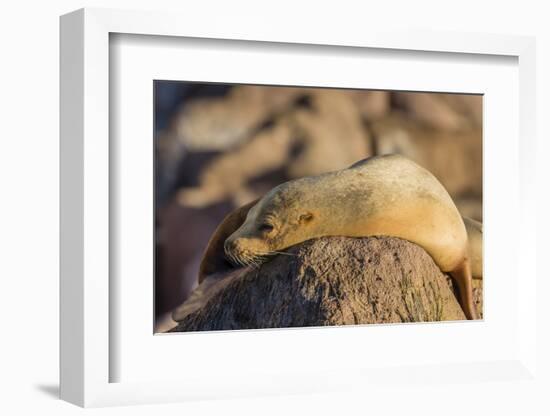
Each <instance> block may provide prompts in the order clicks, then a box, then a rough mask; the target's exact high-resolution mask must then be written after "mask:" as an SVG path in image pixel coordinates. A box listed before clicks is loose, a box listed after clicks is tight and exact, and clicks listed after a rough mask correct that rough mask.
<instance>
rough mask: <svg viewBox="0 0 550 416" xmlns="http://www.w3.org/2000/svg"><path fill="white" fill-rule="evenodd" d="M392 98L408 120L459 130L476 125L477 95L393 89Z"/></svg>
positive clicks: (479, 99)
mask: <svg viewBox="0 0 550 416" xmlns="http://www.w3.org/2000/svg"><path fill="white" fill-rule="evenodd" d="M466 97H467V98H466ZM392 99H393V101H394V103H395V104H396V105H397V107H398V108H400V109H402V111H403V112H404V113H406V114H407V115H408V116H409V117H410V118H411V119H414V120H416V121H417V122H419V123H422V124H425V125H426V126H428V127H432V128H434V129H439V130H445V131H460V130H469V129H471V128H472V127H477V126H479V125H480V121H481V117H480V116H479V114H480V113H479V114H477V113H476V111H480V109H481V100H482V98H481V96H480V95H470V96H464V95H453V94H439V93H421V92H416V93H412V92H394V93H393V94H392Z"/></svg>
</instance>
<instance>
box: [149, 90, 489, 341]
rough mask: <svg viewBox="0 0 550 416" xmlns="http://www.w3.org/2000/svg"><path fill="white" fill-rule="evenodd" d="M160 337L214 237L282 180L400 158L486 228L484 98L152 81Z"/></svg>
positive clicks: (158, 322) (194, 279)
mask: <svg viewBox="0 0 550 416" xmlns="http://www.w3.org/2000/svg"><path fill="white" fill-rule="evenodd" d="M155 152H156V154H155V163H156V183H155V192H156V238H157V246H156V262H155V264H156V276H155V316H156V319H157V328H156V330H157V331H163V330H165V329H167V328H169V327H171V326H173V325H174V323H173V322H171V321H170V320H169V313H170V311H171V310H172V309H174V308H175V307H176V306H178V305H179V304H181V303H182V302H183V301H184V300H185V299H186V298H187V297H188V296H189V294H190V292H191V291H192V289H193V288H194V287H195V285H196V277H197V271H198V266H199V263H200V259H201V255H202V252H203V250H204V248H205V246H206V244H207V242H208V239H209V237H210V235H211V233H212V232H213V231H214V229H215V227H216V225H217V224H218V223H219V222H220V221H221V219H222V218H223V217H224V216H225V215H226V214H227V213H228V212H229V211H231V210H232V209H234V208H235V207H237V206H240V205H242V204H245V203H246V202H248V201H250V200H252V199H254V198H257V197H258V196H261V195H262V194H264V193H265V192H266V191H268V190H269V189H271V188H273V187H274V186H276V185H278V184H280V183H281V182H284V181H287V180H290V179H294V178H299V177H302V176H307V175H315V174H319V173H322V172H327V171H331V170H337V169H342V168H345V167H347V166H349V165H351V164H353V163H354V162H356V161H357V160H360V159H363V158H366V157H369V156H373V155H380V154H387V153H401V154H403V155H405V156H407V157H409V158H410V159H412V160H414V161H416V162H417V163H419V164H420V165H422V166H424V167H425V168H427V169H428V170H430V171H431V172H432V173H433V174H434V175H435V176H436V177H437V178H438V179H439V180H440V181H441V182H442V183H443V185H444V186H445V187H446V188H447V190H448V191H449V193H450V194H451V196H452V197H453V199H454V201H455V203H456V204H457V206H458V208H459V210H460V211H461V212H462V214H463V215H466V216H469V217H471V218H474V219H477V220H482V97H481V96H479V95H465V94H441V93H415V92H393V91H392V92H388V91H366V90H341V89H324V88H323V89H319V88H289V87H270V86H248V85H236V86H233V85H224V84H198V83H186V82H170V81H156V82H155Z"/></svg>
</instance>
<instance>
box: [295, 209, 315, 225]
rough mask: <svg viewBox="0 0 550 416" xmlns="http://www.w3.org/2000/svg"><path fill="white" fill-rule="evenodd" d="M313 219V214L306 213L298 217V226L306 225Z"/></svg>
mask: <svg viewBox="0 0 550 416" xmlns="http://www.w3.org/2000/svg"><path fill="white" fill-rule="evenodd" d="M312 219H313V214H312V213H311V212H306V213H305V214H302V215H300V218H298V220H299V221H300V224H307V223H309V222H311V220H312Z"/></svg>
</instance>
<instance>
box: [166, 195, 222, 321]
mask: <svg viewBox="0 0 550 416" xmlns="http://www.w3.org/2000/svg"><path fill="white" fill-rule="evenodd" d="M232 208H233V207H232V206H231V205H230V204H227V203H226V204H219V205H214V206H211V207H208V208H207V209H203V210H196V209H192V208H186V207H182V206H181V205H179V204H178V203H177V202H176V201H172V202H171V203H169V204H167V205H166V206H165V207H163V208H162V209H160V210H159V212H158V224H159V227H158V230H157V244H158V246H159V249H158V252H157V256H156V262H157V263H158V265H157V267H158V270H157V276H156V278H155V309H156V311H155V314H156V316H159V315H161V314H163V313H167V312H169V311H171V310H172V309H173V308H175V307H176V306H177V305H179V304H180V303H182V302H183V301H184V300H185V299H187V297H188V296H189V294H190V293H191V291H192V290H193V289H194V288H195V286H196V284H197V276H198V270H199V265H200V261H201V259H202V254H203V251H204V249H205V248H206V245H207V243H208V240H209V239H210V236H211V235H212V233H213V232H214V230H215V229H216V227H217V226H218V224H219V222H220V221H221V220H222V219H223V217H224V216H225V215H226V212H227V211H229V210H231V209H232Z"/></svg>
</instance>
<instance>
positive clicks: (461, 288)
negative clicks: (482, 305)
mask: <svg viewBox="0 0 550 416" xmlns="http://www.w3.org/2000/svg"><path fill="white" fill-rule="evenodd" d="M450 275H451V276H452V278H453V280H454V281H455V283H456V284H457V286H458V298H459V302H460V306H461V307H462V310H463V311H464V315H466V318H467V319H478V317H477V311H476V308H475V306H474V292H473V287H472V272H471V271H470V260H468V258H466V259H464V261H463V262H462V263H461V264H459V265H458V267H457V268H455V269H454V270H453V271H452V272H450Z"/></svg>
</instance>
